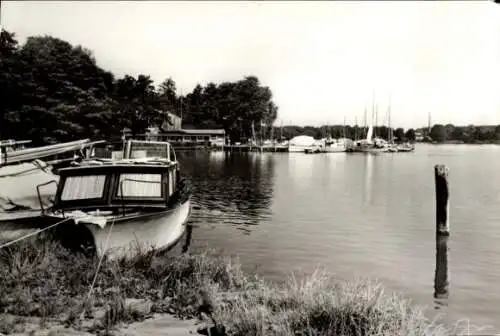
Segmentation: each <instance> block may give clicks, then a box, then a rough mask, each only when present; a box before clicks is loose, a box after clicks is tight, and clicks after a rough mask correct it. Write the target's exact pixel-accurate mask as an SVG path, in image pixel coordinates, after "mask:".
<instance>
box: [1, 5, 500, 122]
mask: <svg viewBox="0 0 500 336" xmlns="http://www.w3.org/2000/svg"><path fill="white" fill-rule="evenodd" d="M1 9H2V11H1V25H2V27H3V28H4V29H7V30H8V31H11V32H14V33H16V35H17V37H18V39H19V41H20V42H21V43H22V42H24V41H25V39H26V38H27V37H28V36H33V35H44V34H48V35H52V36H55V37H59V38H61V39H64V40H66V41H68V42H70V43H72V44H74V45H78V44H80V45H83V46H84V47H86V48H89V49H91V50H92V51H93V52H94V56H95V57H96V59H97V62H98V64H99V65H100V66H101V67H103V68H105V69H106V70H110V71H112V72H113V73H114V74H115V75H117V76H123V75H124V74H131V75H138V74H148V75H150V76H151V77H152V78H153V79H154V80H155V82H156V83H160V82H161V81H163V80H164V79H165V78H167V77H170V76H171V77H172V78H173V79H174V80H175V81H176V83H177V86H178V89H179V92H180V93H182V94H186V93H188V92H190V91H191V90H192V89H193V88H194V86H195V85H196V84H198V83H200V84H202V85H204V84H206V83H208V82H215V83H220V82H223V81H237V80H239V79H242V78H243V77H244V76H248V75H255V76H257V77H258V78H259V79H260V81H261V83H262V85H265V86H269V87H270V88H271V90H272V92H273V100H274V102H275V103H276V104H277V105H278V106H279V112H278V115H279V116H278V120H277V121H276V124H277V125H279V124H281V123H283V124H284V125H288V124H295V125H314V126H318V125H322V124H330V125H332V124H342V123H343V122H344V118H345V120H346V123H348V124H353V123H354V121H355V120H356V118H357V120H358V123H360V124H361V123H362V121H363V115H364V112H363V111H364V109H365V108H366V109H367V110H368V117H369V118H370V116H371V111H372V106H373V101H374V102H375V105H376V106H377V109H378V111H379V112H378V124H380V125H381V124H384V123H386V122H387V118H386V115H387V110H388V107H389V106H390V110H391V121H392V126H394V127H404V128H409V127H419V126H424V125H427V122H428V116H429V113H430V114H431V119H432V123H443V124H446V123H453V124H455V125H468V124H476V125H477V124H500V94H499V93H500V5H496V4H494V3H493V2H490V1H477V0H476V1H449V2H448V1H443V2H438V1H436V2H434V1H432V2H431V1H422V2H418V1H401V2H398V1H387V2H382V1H381V2H378V1H376V2H375V1H374V2H369V1H345V2H341V1H334V2H333V1H332V2H326V1H321V2H313V1H304V2H300V1H291V2H286V1H276V2H273V1H265V2H253V1H248V2H243V1H241V2H237V1H235V2H231V1H221V2H209V1H201V2H195V1H186V2H174V1H159V2H149V1H138V2H132V1H122V2H119V1H109V2H106V1H84V2H78V1H67V2H62V1H61V2H57V1H51V2H45V1H33V2H29V1H19V2H16V1H2V8H1Z"/></svg>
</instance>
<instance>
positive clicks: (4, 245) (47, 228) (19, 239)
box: [0, 218, 72, 250]
mask: <svg viewBox="0 0 500 336" xmlns="http://www.w3.org/2000/svg"><path fill="white" fill-rule="evenodd" d="M71 219H72V218H65V219H63V220H61V221H59V222H57V223H55V224H52V225H49V226H47V227H46V228H43V229H38V230H37V231H35V232H31V233H28V234H27V235H24V236H22V237H19V238H17V239H14V240H11V241H10V242H7V243H5V244H2V245H0V250H1V249H3V248H4V247H7V246H10V245H12V244H15V243H17V242H19V241H21V240H24V239H27V238H29V237H32V236H35V235H37V234H39V233H42V232H43V231H47V230H49V229H51V228H53V227H55V226H57V225H59V224H62V223H64V222H67V221H69V220H71Z"/></svg>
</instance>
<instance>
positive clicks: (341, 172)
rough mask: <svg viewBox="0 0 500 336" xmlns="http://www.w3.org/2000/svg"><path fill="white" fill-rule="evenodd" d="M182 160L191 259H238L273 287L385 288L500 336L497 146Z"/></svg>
mask: <svg viewBox="0 0 500 336" xmlns="http://www.w3.org/2000/svg"><path fill="white" fill-rule="evenodd" d="M178 157H179V160H180V162H181V165H182V166H181V167H182V171H183V172H184V173H185V174H186V175H188V177H190V178H191V179H192V181H193V184H194V186H195V187H196V192H195V195H194V196H193V208H194V209H193V214H192V218H191V223H192V224H194V225H195V228H194V230H193V235H192V245H191V246H192V248H194V249H202V248H206V247H208V248H211V249H216V250H218V251H220V253H223V254H227V255H233V256H238V257H239V259H240V261H241V262H242V264H243V266H244V268H245V270H247V271H248V272H256V273H257V274H259V275H262V276H264V277H266V278H268V279H272V280H274V281H281V280H283V279H286V277H287V276H288V275H290V274H291V273H292V272H294V273H296V274H310V273H312V272H313V271H314V270H315V269H317V268H325V269H326V270H328V271H329V272H330V273H332V274H334V275H335V276H336V277H337V278H338V279H341V280H344V279H345V280H350V279H354V278H355V277H364V278H365V277H370V278H373V279H378V280H379V281H381V282H382V283H383V284H384V285H385V286H386V287H387V288H388V289H390V290H394V291H397V292H400V293H403V294H404V295H405V296H407V297H409V298H411V299H412V300H413V301H414V302H415V303H417V304H420V305H424V306H426V307H428V314H431V315H433V314H436V313H437V314H438V315H440V316H442V320H443V321H445V322H447V323H451V321H457V320H462V321H461V323H462V326H463V324H464V323H466V322H467V321H469V322H470V323H473V324H475V325H477V326H481V327H482V326H486V325H490V326H494V328H495V331H496V332H499V331H500V323H499V322H498V321H497V318H498V316H500V244H499V240H500V206H499V205H500V184H499V180H497V175H498V174H499V172H500V146H494V145H491V146H489V145H484V146H474V145H470V146H469V145H443V146H433V145H424V144H422V145H417V147H416V150H415V152H414V153H395V154H389V153H385V154H380V155H364V154H361V153H355V154H346V153H329V154H317V155H306V154H302V153H222V152H179V153H178ZM435 164H446V165H447V166H448V167H449V168H450V177H449V181H450V226H451V236H450V238H449V252H448V257H449V273H450V285H449V289H450V294H449V299H448V300H447V301H446V302H445V306H443V307H441V308H440V309H439V310H436V307H435V306H436V305H435V302H434V298H433V293H434V270H435V260H436V256H435V253H436V246H435V244H436V243H435V189H434V165H435ZM433 316H434V315H433ZM485 332H486V330H484V331H483V333H485ZM488 333H490V334H491V333H492V329H489V330H488Z"/></svg>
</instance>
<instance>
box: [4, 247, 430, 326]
mask: <svg viewBox="0 0 500 336" xmlns="http://www.w3.org/2000/svg"><path fill="white" fill-rule="evenodd" d="M96 266H97V260H96V259H90V258H86V257H84V256H82V255H78V254H72V253H69V252H68V251H66V250H65V249H63V248H62V247H61V246H60V245H59V244H57V243H55V242H51V241H38V242H21V243H19V244H18V245H16V246H13V247H11V248H10V249H4V250H0V288H1V292H2V295H0V311H3V312H4V313H9V314H13V315H17V316H38V317H42V318H44V319H52V318H57V319H59V320H64V321H65V322H66V323H68V324H72V325H74V326H78V325H81V317H83V318H84V319H85V318H87V319H89V318H91V317H96V315H98V314H97V313H96V312H97V311H98V310H99V309H100V310H101V311H104V312H105V313H104V314H102V315H101V316H100V317H99V323H97V324H96V325H95V326H94V328H97V329H109V328H111V327H113V326H114V325H116V324H117V323H120V322H130V321H135V320H140V319H143V318H146V317H147V315H148V314H147V313H142V314H141V313H137V312H134V311H133V310H131V309H130V308H128V307H127V306H126V305H125V302H126V299H127V298H138V299H147V300H149V301H150V302H151V303H152V309H151V313H154V312H156V313H170V314H174V315H176V316H178V317H179V318H193V317H196V316H198V315H199V307H200V305H201V303H202V302H201V301H202V300H201V298H202V297H203V298H204V301H207V300H208V301H209V305H210V306H211V307H212V309H213V317H214V319H215V321H216V322H217V324H218V325H223V326H224V328H225V332H226V333H227V334H228V335H245V336H247V335H391V336H394V335H426V334H431V332H430V325H429V323H428V322H427V321H426V319H425V318H424V316H423V314H422V312H421V311H420V310H419V309H417V308H414V307H412V306H411V304H410V303H409V302H408V301H406V300H404V299H402V298H400V297H398V296H396V295H393V294H386V293H384V291H383V288H382V287H381V286H379V285H377V284H374V283H372V282H368V281H356V282H352V283H348V282H336V281H335V280H334V279H332V278H331V277H330V276H329V275H328V274H327V273H325V272H320V271H318V272H316V273H314V274H313V275H311V276H310V277H309V278H307V279H304V280H302V281H300V282H299V281H297V280H296V279H294V278H291V279H290V280H289V281H288V283H286V284H285V285H282V286H279V287H278V286H277V285H274V284H272V283H267V282H265V281H263V280H262V279H260V278H258V277H249V276H247V275H245V274H243V272H242V270H241V268H240V265H239V263H237V262H235V261H234V260H231V259H229V258H216V257H213V256H211V255H210V254H209V253H201V254H196V255H190V254H183V255H177V256H164V255H158V254H156V253H154V252H152V251H149V252H148V251H138V253H137V254H136V255H135V256H134V257H133V258H130V259H124V258H122V259H108V258H104V261H103V263H102V266H101V269H100V272H99V275H98V277H97V281H96V285H95V288H94V290H93V294H92V296H91V301H90V302H88V301H87V300H86V297H87V294H88V290H89V287H90V284H91V282H92V279H93V276H94V273H95V271H96Z"/></svg>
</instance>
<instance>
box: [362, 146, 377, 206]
mask: <svg viewBox="0 0 500 336" xmlns="http://www.w3.org/2000/svg"><path fill="white" fill-rule="evenodd" d="M364 159H365V160H364V164H365V167H364V168H365V181H364V182H365V183H364V187H365V188H364V189H365V190H364V193H363V202H364V205H370V204H371V202H372V183H373V160H374V159H375V155H371V154H366V155H365V157H364Z"/></svg>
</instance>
